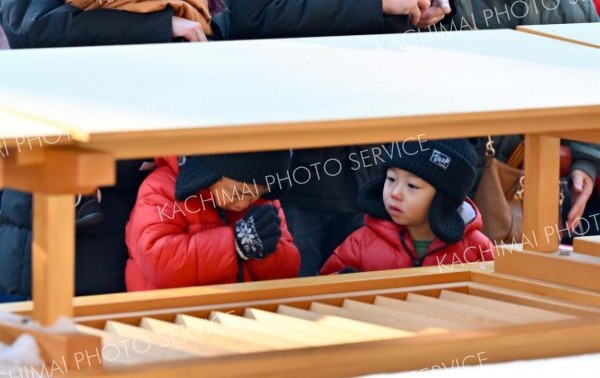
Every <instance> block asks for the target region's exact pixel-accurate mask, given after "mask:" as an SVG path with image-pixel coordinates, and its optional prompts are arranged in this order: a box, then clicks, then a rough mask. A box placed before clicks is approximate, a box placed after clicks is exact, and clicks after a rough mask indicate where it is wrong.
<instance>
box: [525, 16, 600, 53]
mask: <svg viewBox="0 0 600 378" xmlns="http://www.w3.org/2000/svg"><path fill="white" fill-rule="evenodd" d="M517 30H518V31H522V32H525V33H531V34H536V35H539V36H542V37H547V38H554V39H558V40H561V41H565V42H571V43H578V44H581V45H585V46H589V47H595V48H600V24H598V23H597V22H589V23H581V24H550V25H524V26H517Z"/></svg>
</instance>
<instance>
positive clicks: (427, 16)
mask: <svg viewBox="0 0 600 378" xmlns="http://www.w3.org/2000/svg"><path fill="white" fill-rule="evenodd" d="M450 12H452V9H451V8H450V2H449V0H433V2H432V3H431V7H429V9H427V10H426V11H424V12H422V13H421V18H420V19H419V22H417V23H416V24H413V25H415V26H416V27H418V28H427V27H429V26H431V25H435V24H437V23H438V22H440V21H441V20H442V19H443V18H444V16H445V15H447V14H449V13H450Z"/></svg>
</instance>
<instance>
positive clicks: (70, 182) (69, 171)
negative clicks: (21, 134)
mask: <svg viewBox="0 0 600 378" xmlns="http://www.w3.org/2000/svg"><path fill="white" fill-rule="evenodd" d="M22 154H25V155H22ZM22 154H19V153H14V154H10V155H9V156H7V157H6V158H4V159H3V160H4V169H3V172H4V180H3V183H2V184H3V186H4V187H9V188H12V189H17V190H21V191H25V192H37V193H46V194H67V193H70V194H78V193H93V192H95V191H96V189H97V188H98V187H100V186H112V185H114V184H115V159H114V157H113V156H112V155H110V154H106V153H102V152H96V151H89V150H84V149H79V148H75V147H56V148H46V149H36V150H35V151H24V152H22ZM0 177H1V175H0Z"/></svg>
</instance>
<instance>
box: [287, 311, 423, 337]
mask: <svg viewBox="0 0 600 378" xmlns="http://www.w3.org/2000/svg"><path fill="white" fill-rule="evenodd" d="M277 312H278V313H280V314H283V315H287V316H294V317H297V318H299V319H306V320H311V321H313V322H315V323H317V324H323V325H326V326H328V327H332V328H337V329H341V330H345V331H351V332H355V333H359V334H361V335H363V336H365V337H367V338H369V339H371V340H382V339H392V338H398V337H409V336H412V335H413V334H412V333H407V332H403V331H400V330H398V329H395V328H390V327H384V326H380V325H377V324H372V323H367V322H361V321H358V320H353V319H348V318H342V317H340V316H334V315H323V314H319V313H318V312H315V311H309V310H303V309H300V308H296V307H292V306H286V305H280V306H278V307H277Z"/></svg>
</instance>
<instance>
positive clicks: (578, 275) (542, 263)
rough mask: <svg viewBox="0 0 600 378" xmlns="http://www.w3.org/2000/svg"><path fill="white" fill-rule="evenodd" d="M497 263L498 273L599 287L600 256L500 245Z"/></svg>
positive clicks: (593, 287) (591, 287)
mask: <svg viewBox="0 0 600 378" xmlns="http://www.w3.org/2000/svg"><path fill="white" fill-rule="evenodd" d="M494 267H495V270H496V272H498V273H507V274H511V275H515V276H521V277H528V278H534V279H538V280H543V281H549V282H556V283H561V284H564V285H570V286H575V287H580V288H583V289H591V290H597V291H600V279H599V277H600V257H594V256H587V255H583V254H578V253H572V254H570V255H568V256H561V255H560V254H559V252H555V253H539V252H533V251H525V250H524V251H518V250H515V249H514V248H510V247H508V246H502V245H501V246H498V253H497V255H496V258H495V260H494Z"/></svg>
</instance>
